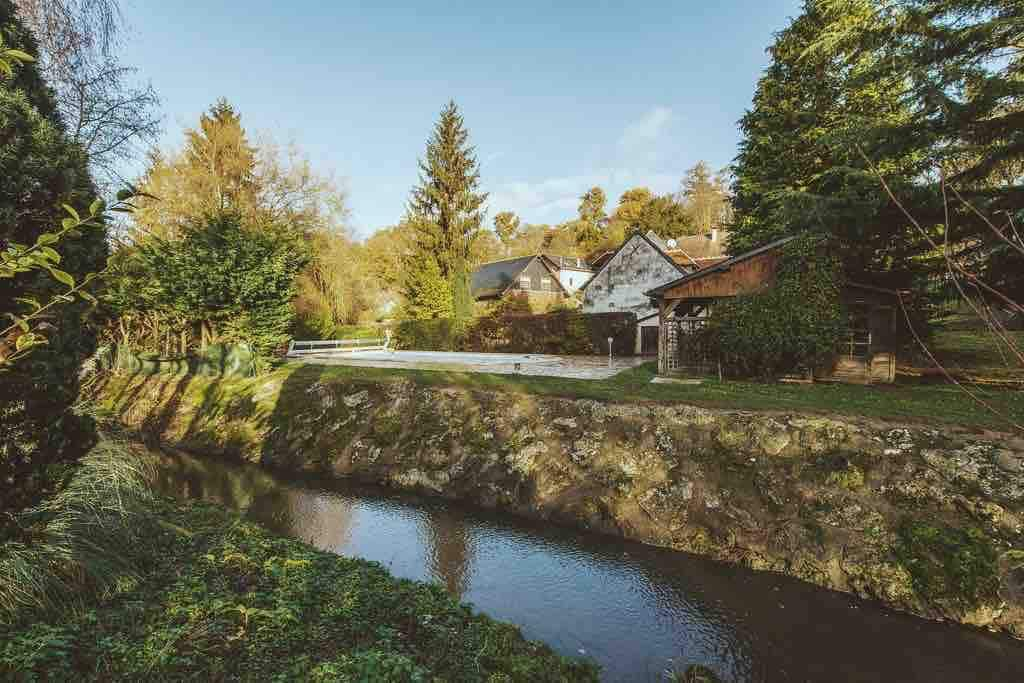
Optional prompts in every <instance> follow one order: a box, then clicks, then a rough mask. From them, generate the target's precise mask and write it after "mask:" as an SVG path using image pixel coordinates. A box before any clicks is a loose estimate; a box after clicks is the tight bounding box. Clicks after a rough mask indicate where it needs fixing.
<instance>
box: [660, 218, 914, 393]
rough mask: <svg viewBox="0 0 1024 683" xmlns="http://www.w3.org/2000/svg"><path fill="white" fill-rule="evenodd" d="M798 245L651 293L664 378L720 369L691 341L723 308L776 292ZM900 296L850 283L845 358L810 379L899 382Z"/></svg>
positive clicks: (766, 250) (737, 260)
mask: <svg viewBox="0 0 1024 683" xmlns="http://www.w3.org/2000/svg"><path fill="white" fill-rule="evenodd" d="M794 239H795V237H785V238H783V239H780V240H776V241H774V242H771V243H769V244H766V245H764V246H762V247H759V248H757V249H753V250H751V251H748V252H746V253H743V254H740V255H738V256H734V257H732V258H729V259H726V260H724V261H722V262H720V263H717V264H715V265H712V266H709V267H707V268H703V269H701V270H697V271H695V272H692V273H689V274H687V275H684V276H682V277H680V278H678V279H676V280H673V281H672V282H668V283H666V284H664V285H661V286H660V287H655V288H654V289H651V290H649V291H648V292H647V295H648V296H649V297H651V299H652V300H653V301H654V302H656V304H657V307H658V315H659V321H660V323H661V333H660V335H659V337H658V372H659V373H661V374H702V373H707V372H710V371H712V370H713V369H714V368H716V367H717V365H718V359H717V358H712V357H708V356H707V355H706V352H704V351H698V350H697V349H698V346H697V345H696V344H692V343H688V339H691V338H692V337H691V335H693V334H695V333H696V332H699V331H700V330H701V329H703V328H704V327H705V326H706V325H707V323H708V321H709V320H710V318H711V316H713V315H714V309H715V304H716V303H717V302H720V301H722V300H724V299H729V298H732V297H735V296H740V295H744V294H753V293H755V292H758V291H762V290H764V289H766V288H768V287H771V286H773V284H774V283H775V277H776V272H777V269H778V264H779V259H780V257H781V248H782V247H783V246H785V245H786V244H788V243H789V242H791V241H792V240H794ZM899 296H900V295H899V293H898V292H896V291H895V290H891V289H886V288H883V287H877V286H874V285H871V284H864V283H858V282H847V283H846V284H845V285H844V287H843V290H842V292H841V293H840V297H841V300H842V302H843V304H844V306H845V308H846V309H847V311H848V312H849V319H848V325H847V330H846V333H845V338H844V340H843V344H842V347H841V349H840V352H839V353H838V354H837V355H836V357H835V358H834V359H833V362H832V363H830V364H828V366H827V367H821V368H811V369H808V373H809V374H810V375H811V376H813V378H814V379H816V380H820V381H839V382H848V383H859V384H870V383H874V382H892V381H894V379H895V377H896V356H895V348H896V344H895V337H896V334H895V332H896V329H897V324H896V310H897V308H898V302H899Z"/></svg>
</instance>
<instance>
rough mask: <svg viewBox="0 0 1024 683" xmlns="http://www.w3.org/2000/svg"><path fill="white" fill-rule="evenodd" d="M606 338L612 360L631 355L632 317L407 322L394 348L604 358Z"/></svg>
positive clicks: (506, 317)
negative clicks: (614, 357) (610, 344)
mask: <svg viewBox="0 0 1024 683" xmlns="http://www.w3.org/2000/svg"><path fill="white" fill-rule="evenodd" d="M609 337H611V338H612V353H613V354H614V355H617V356H630V355H633V353H634V351H635V343H636V316H635V315H634V314H633V313H594V314H582V313H575V312H572V311H558V312H555V313H547V314H544V315H496V316H487V317H481V318H477V319H475V320H472V321H467V322H465V323H462V324H461V325H460V324H459V323H458V321H455V320H450V319H446V318H439V319H434V320H406V321H403V322H401V323H399V325H398V329H397V330H396V333H395V337H394V343H395V348H397V349H410V350H416V351H476V352H501V353H548V354H559V355H604V354H606V353H608V338H609Z"/></svg>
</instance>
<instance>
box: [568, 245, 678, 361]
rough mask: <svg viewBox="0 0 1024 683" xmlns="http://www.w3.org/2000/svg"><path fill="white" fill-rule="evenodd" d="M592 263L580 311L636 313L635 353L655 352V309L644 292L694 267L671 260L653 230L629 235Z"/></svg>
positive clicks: (656, 326) (657, 322)
mask: <svg viewBox="0 0 1024 683" xmlns="http://www.w3.org/2000/svg"><path fill="white" fill-rule="evenodd" d="M596 263H597V264H598V267H597V268H596V272H595V273H594V276H593V277H592V278H591V279H590V281H589V282H587V284H586V286H585V287H584V288H583V312H584V313H621V312H631V313H634V314H636V318H637V341H636V349H635V352H636V353H647V354H655V353H657V351H658V325H659V318H658V308H657V306H656V305H654V304H653V303H652V302H651V299H650V298H649V297H648V296H647V294H646V292H647V291H648V290H650V289H652V288H654V287H658V286H660V285H663V284H665V283H667V282H672V281H673V280H677V279H678V278H679V277H680V276H683V275H686V274H688V273H690V272H692V271H694V270H696V266H694V265H686V264H684V263H682V262H680V261H677V260H676V259H674V258H673V257H672V255H671V254H670V253H669V252H668V251H667V248H666V245H665V244H664V243H662V241H661V239H660V238H659V237H658V236H657V235H656V234H654V232H648V233H647V234H639V233H638V234H635V235H633V236H632V237H630V238H629V239H627V240H626V241H625V242H623V243H622V244H621V245H620V246H619V248H618V249H616V250H615V251H614V252H611V253H608V254H604V255H602V256H601V257H599V259H598V260H597V261H596Z"/></svg>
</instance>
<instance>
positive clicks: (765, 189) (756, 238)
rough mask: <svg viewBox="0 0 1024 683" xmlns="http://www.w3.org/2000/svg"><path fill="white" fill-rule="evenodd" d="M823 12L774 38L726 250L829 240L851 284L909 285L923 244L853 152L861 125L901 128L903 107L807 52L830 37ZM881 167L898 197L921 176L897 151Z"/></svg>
mask: <svg viewBox="0 0 1024 683" xmlns="http://www.w3.org/2000/svg"><path fill="white" fill-rule="evenodd" d="M821 5H822V3H821V2H819V1H818V0H807V1H806V2H805V4H804V11H803V13H802V14H801V15H800V16H798V17H797V18H796V19H794V20H793V22H792V23H791V24H790V25H789V26H788V27H787V28H786V29H784V30H783V31H781V32H780V33H779V34H778V35H777V37H776V40H775V42H774V44H773V45H772V46H771V48H770V49H769V53H770V55H771V58H772V61H771V64H770V65H769V67H768V69H767V70H766V71H765V73H764V75H763V76H762V78H761V79H760V81H759V82H758V86H757V90H756V92H755V95H754V101H753V106H752V108H751V109H750V110H749V111H748V112H747V113H746V114H745V115H744V116H743V118H742V119H741V121H740V128H741V130H742V132H743V140H742V142H741V144H740V153H739V155H738V156H737V158H736V161H735V164H734V167H733V168H734V173H735V181H734V184H733V189H734V195H735V200H734V207H735V212H736V215H735V218H734V220H733V226H732V231H731V237H730V245H729V246H730V250H731V251H732V252H734V253H736V252H742V251H745V250H747V249H750V248H753V247H756V246H759V245H763V244H765V243H767V242H770V241H772V240H774V239H777V238H779V237H782V236H786V235H790V234H795V233H800V232H810V233H816V234H819V235H823V236H825V237H826V238H827V239H828V240H829V242H830V244H831V248H832V249H834V250H835V251H836V252H837V253H838V254H839V256H840V258H841V259H842V262H843V266H844V269H845V272H846V273H847V275H848V276H849V277H851V278H855V277H857V275H858V274H861V273H864V272H865V271H868V272H878V271H888V272H889V274H890V275H889V278H888V282H887V284H889V285H891V286H894V287H908V286H912V285H913V283H914V281H915V278H916V273H917V272H918V271H919V269H920V263H919V262H918V261H917V258H918V257H919V255H920V254H921V240H920V239H919V238H917V237H915V236H914V235H913V234H912V233H911V232H910V231H909V230H908V223H907V221H906V220H905V218H904V217H903V216H902V215H901V214H900V213H899V211H898V210H897V208H896V207H895V206H893V205H892V204H891V203H890V202H889V201H888V199H887V198H885V197H884V196H883V194H882V193H881V192H880V191H879V183H878V178H877V176H875V174H874V173H873V172H872V171H871V169H870V168H869V167H868V164H867V163H866V161H865V160H864V159H863V157H862V155H861V153H860V151H859V150H858V145H862V144H864V143H865V142H866V141H867V140H868V138H869V137H870V134H869V132H868V130H867V128H866V126H865V122H867V121H869V120H870V121H875V122H878V123H882V122H888V123H896V122H899V121H904V122H906V121H907V120H908V112H907V108H906V107H905V106H904V104H903V103H902V102H901V101H900V98H899V95H898V89H894V88H881V89H880V88H876V87H866V86H864V85H863V84H860V83H858V81H857V79H856V78H855V75H856V74H855V70H852V69H850V68H848V67H847V66H845V65H844V63H843V59H842V54H840V53H839V52H837V51H835V50H824V49H822V50H810V51H809V50H808V45H813V44H816V43H817V42H818V41H819V40H823V39H825V38H826V36H827V27H828V21H827V18H826V16H825V15H824V14H823V12H822V7H821ZM882 168H883V169H884V173H885V177H886V178H887V179H888V180H889V181H891V183H892V186H893V187H897V188H900V189H903V188H909V187H910V186H911V184H912V181H913V179H914V178H915V177H916V175H917V173H916V169H919V167H918V166H916V160H915V159H914V157H913V155H907V154H904V153H902V152H896V153H894V154H889V155H887V156H886V158H885V161H884V163H883V164H882ZM876 281H877V280H876Z"/></svg>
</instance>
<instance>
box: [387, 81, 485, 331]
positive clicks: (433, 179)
mask: <svg viewBox="0 0 1024 683" xmlns="http://www.w3.org/2000/svg"><path fill="white" fill-rule="evenodd" d="M419 166H420V181H419V184H418V185H417V186H416V187H414V188H413V190H412V196H411V198H410V200H409V214H410V222H411V223H412V224H413V225H415V226H416V249H414V250H413V253H412V254H411V256H410V258H409V260H408V263H407V269H408V272H410V273H414V272H415V271H417V270H422V269H426V268H428V267H429V268H430V269H431V270H432V266H428V263H429V262H430V261H433V263H434V264H436V266H437V272H438V273H439V274H440V276H441V277H442V278H443V279H444V280H446V281H447V282H448V283H449V287H450V290H451V296H452V305H451V309H450V310H451V311H452V313H453V314H454V316H455V317H456V318H459V319H464V318H468V317H470V316H471V315H472V312H473V300H472V296H471V295H470V289H469V265H470V254H471V250H472V247H473V241H474V240H475V239H476V237H477V235H478V234H479V232H480V229H481V224H482V222H483V216H484V208H483V206H484V202H485V201H486V200H487V194H486V193H484V192H480V191H479V187H480V170H479V165H478V163H477V160H476V155H475V153H474V148H473V147H472V146H471V145H470V144H469V131H468V130H467V129H466V126H465V123H464V121H463V119H462V115H461V114H460V113H459V109H458V107H457V106H456V105H455V102H454V101H452V102H449V103H448V104H447V105H446V106H445V108H444V109H442V110H441V118H440V119H439V120H438V122H437V124H436V125H435V126H434V132H433V134H432V135H431V137H430V140H428V141H427V152H426V156H425V157H424V158H423V159H421V160H420V162H419ZM412 281H416V278H415V277H411V278H410V282H412ZM422 291H423V289H422V288H418V287H406V292H405V295H406V299H407V301H408V302H409V303H410V305H412V306H416V307H421V306H422V305H425V304H426V302H420V301H418V300H417V297H420V296H421V294H420V292H422ZM431 291H435V288H431ZM441 313H443V311H442V310H439V311H438V314H441Z"/></svg>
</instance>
